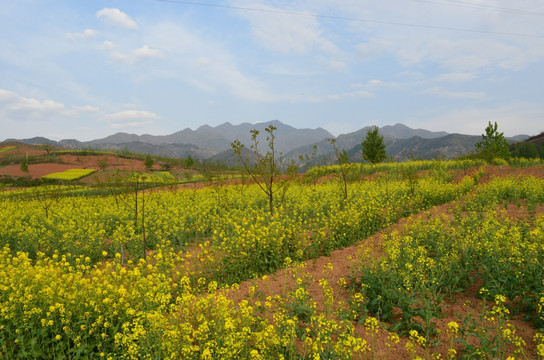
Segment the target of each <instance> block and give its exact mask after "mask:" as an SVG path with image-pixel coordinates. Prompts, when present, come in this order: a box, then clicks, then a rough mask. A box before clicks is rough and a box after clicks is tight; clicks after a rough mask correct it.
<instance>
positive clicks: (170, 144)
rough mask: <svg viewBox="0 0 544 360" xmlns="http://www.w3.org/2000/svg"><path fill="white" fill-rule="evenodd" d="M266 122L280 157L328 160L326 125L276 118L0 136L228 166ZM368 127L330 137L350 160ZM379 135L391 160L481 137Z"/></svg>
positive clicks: (452, 149) (406, 130)
mask: <svg viewBox="0 0 544 360" xmlns="http://www.w3.org/2000/svg"><path fill="white" fill-rule="evenodd" d="M270 125H273V126H275V127H276V131H275V135H276V140H275V145H276V149H277V150H278V152H280V153H282V154H283V156H284V157H285V158H287V159H294V160H298V159H299V157H300V155H310V154H312V152H314V146H315V147H317V153H316V155H317V157H318V159H320V160H319V161H320V162H325V163H327V162H328V163H331V162H333V161H334V156H333V148H332V146H331V144H330V143H329V141H328V139H330V138H333V137H334V136H333V135H332V134H331V133H329V132H328V131H327V130H325V129H322V128H317V129H297V128H294V127H292V126H290V125H286V124H283V123H282V122H281V121H279V120H272V121H266V122H258V123H254V124H251V123H248V122H245V123H241V124H239V125H233V124H231V123H229V122H225V123H223V124H221V125H218V126H215V127H212V126H209V125H202V126H200V127H198V128H197V129H196V130H192V129H190V128H186V129H183V130H181V131H178V132H175V133H173V134H170V135H149V134H144V135H136V134H129V133H125V132H119V133H116V134H113V135H110V136H107V137H105V138H102V139H96V140H92V141H84V142H82V141H78V140H76V139H64V140H61V141H59V142H56V141H53V140H49V139H47V138H44V137H34V138H31V139H22V140H16V139H8V140H6V141H19V142H23V143H28V144H50V145H55V146H60V147H64V148H67V149H88V148H93V149H104V150H123V149H127V150H129V151H132V152H140V153H150V154H154V155H160V156H166V157H174V158H186V157H187V156H189V155H190V156H191V157H193V158H198V159H201V160H209V161H212V162H216V161H217V162H224V163H227V164H231V165H234V162H235V157H234V156H233V153H232V149H231V146H230V144H231V143H232V142H233V141H234V140H235V139H239V140H240V141H241V142H242V143H243V144H245V145H246V146H248V147H249V145H251V134H250V130H253V129H256V130H258V131H260V132H261V133H262V136H260V137H259V141H260V146H261V147H262V149H265V147H266V145H267V144H266V134H264V129H265V128H266V127H268V126H270ZM371 127H372V126H363V127H362V128H361V129H359V130H357V131H354V132H351V133H347V134H342V135H339V136H338V137H337V138H336V146H337V147H338V148H339V149H346V151H347V152H348V155H349V156H350V159H351V161H355V162H357V161H361V158H362V156H361V151H362V149H361V141H362V139H363V138H364V137H365V136H366V133H367V131H368V130H369V129H370V128H371ZM380 134H382V135H383V136H384V140H385V143H386V152H387V155H388V156H390V157H392V158H394V159H396V160H405V159H410V158H412V157H417V158H422V159H432V158H436V157H440V158H446V159H450V158H453V157H455V156H459V155H462V154H466V153H470V152H472V151H474V150H475V147H474V144H475V143H476V142H477V141H479V140H480V139H481V136H474V135H463V134H449V133H447V132H445V131H429V130H425V129H412V128H410V127H408V126H406V125H404V124H400V123H397V124H395V125H387V126H383V127H381V128H380ZM527 138H528V136H527V135H518V136H516V137H514V138H511V139H510V141H513V140H525V139H527Z"/></svg>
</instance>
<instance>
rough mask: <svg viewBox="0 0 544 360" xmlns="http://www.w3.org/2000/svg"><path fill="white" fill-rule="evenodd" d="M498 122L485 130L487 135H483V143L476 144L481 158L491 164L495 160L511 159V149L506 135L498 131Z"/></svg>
mask: <svg viewBox="0 0 544 360" xmlns="http://www.w3.org/2000/svg"><path fill="white" fill-rule="evenodd" d="M497 128H498V125H497V122H495V123H494V124H491V121H490V122H489V125H488V126H487V127H486V128H485V134H482V141H479V142H477V143H476V149H478V152H479V154H480V156H482V157H483V158H484V159H485V160H486V161H488V162H491V161H492V160H493V159H494V158H500V159H508V158H510V148H509V145H508V141H506V139H505V138H504V133H502V132H499V131H498V130H497Z"/></svg>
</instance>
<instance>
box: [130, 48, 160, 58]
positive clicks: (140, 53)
mask: <svg viewBox="0 0 544 360" xmlns="http://www.w3.org/2000/svg"><path fill="white" fill-rule="evenodd" d="M132 54H134V57H135V58H136V59H138V60H139V59H143V58H146V57H151V58H157V59H160V58H162V57H163V54H162V52H161V51H160V50H157V49H151V48H150V47H149V46H147V45H144V46H142V47H141V48H138V49H135V50H133V51H132Z"/></svg>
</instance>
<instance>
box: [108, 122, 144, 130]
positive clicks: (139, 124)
mask: <svg viewBox="0 0 544 360" xmlns="http://www.w3.org/2000/svg"><path fill="white" fill-rule="evenodd" d="M151 124H153V121H151V120H142V121H127V122H124V123H112V124H110V128H112V129H127V128H131V129H137V128H141V127H144V126H147V125H151Z"/></svg>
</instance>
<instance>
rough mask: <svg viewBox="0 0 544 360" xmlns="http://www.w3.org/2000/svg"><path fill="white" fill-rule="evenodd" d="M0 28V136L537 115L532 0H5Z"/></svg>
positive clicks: (532, 119)
mask: <svg viewBox="0 0 544 360" xmlns="http://www.w3.org/2000/svg"><path fill="white" fill-rule="evenodd" d="M0 34H1V35H0V141H2V140H4V139H8V138H17V139H22V138H30V137H34V136H44V137H47V138H50V139H54V140H61V139H78V140H80V141H88V140H92V139H97V138H103V137H106V136H108V135H111V134H114V133H116V132H127V133H133V134H152V135H168V134H172V133H174V132H176V131H180V130H183V129H185V128H191V129H196V128H198V127H199V126H202V125H205V124H207V125H210V126H217V125H220V124H222V123H224V122H227V121H228V122H230V123H232V124H240V123H243V122H249V123H257V122H263V121H269V120H275V119H277V120H280V121H281V122H283V123H285V124H288V125H291V126H293V127H296V128H317V127H322V128H324V129H326V130H328V131H329V132H331V133H332V134H333V135H335V136H337V135H339V134H344V133H349V132H352V131H355V130H358V129H360V128H362V127H364V126H370V125H376V126H379V127H381V126H385V125H394V124H396V123H402V124H405V125H407V126H409V127H412V128H422V129H428V130H432V131H447V132H450V133H462V134H472V135H480V134H482V133H483V132H484V130H485V127H486V126H487V125H488V123H489V122H490V121H491V122H495V121H496V122H497V123H498V128H499V131H501V132H504V134H505V135H506V136H514V135H518V134H526V135H536V134H539V133H540V132H542V131H544V1H542V0H518V1H515V2H512V1H506V0H379V1H377V0H373V1H370V0H291V1H282V0H269V1H259V0H217V1H214V0H193V1H177V0H171V1H166V0H162V1H159V0H139V1H127V0H125V1H114V0H112V1H101V0H93V1H73V0H48V1H38V0H35V1H31V0H17V1H2V2H0Z"/></svg>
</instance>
